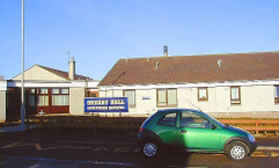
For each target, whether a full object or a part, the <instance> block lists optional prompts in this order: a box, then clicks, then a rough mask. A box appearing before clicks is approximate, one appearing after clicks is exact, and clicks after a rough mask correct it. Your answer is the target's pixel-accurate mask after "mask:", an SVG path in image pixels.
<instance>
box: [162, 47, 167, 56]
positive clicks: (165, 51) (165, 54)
mask: <svg viewBox="0 0 279 168" xmlns="http://www.w3.org/2000/svg"><path fill="white" fill-rule="evenodd" d="M163 50H164V57H168V46H166V45H165V46H164V47H163Z"/></svg>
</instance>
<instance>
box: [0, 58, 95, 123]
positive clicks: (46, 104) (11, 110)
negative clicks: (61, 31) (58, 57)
mask: <svg viewBox="0 0 279 168" xmlns="http://www.w3.org/2000/svg"><path fill="white" fill-rule="evenodd" d="M75 69H76V68H75V61H74V59H73V58H72V59H71V60H70V61H69V72H65V71H61V70H58V69H53V68H49V67H45V66H41V65H34V66H32V67H31V68H29V69H27V70H26V71H25V72H24V81H25V82H24V88H25V109H26V113H27V115H32V114H38V113H39V112H44V113H46V114H73V115H76V114H77V115H81V114H84V98H85V97H87V96H89V97H98V89H97V85H98V83H99V82H98V81H95V80H93V79H91V78H89V77H86V76H82V75H77V74H76V73H75ZM21 75H22V74H19V75H17V76H15V77H14V78H12V79H11V80H8V81H7V82H6V84H2V85H3V87H1V81H0V97H3V95H1V94H2V93H1V88H2V90H3V91H5V88H6V90H7V93H6V94H5V96H6V95H7V96H6V100H7V102H6V103H5V102H4V101H2V98H1V102H0V105H2V104H1V103H3V104H4V105H3V109H4V110H5V111H3V109H0V115H1V114H2V115H5V117H2V118H3V120H6V119H7V120H16V119H19V117H20V106H21V96H20V95H21V91H20V89H21ZM4 85H5V86H4ZM5 106H6V107H5ZM1 107H2V106H1ZM1 110H2V111H3V112H1ZM0 120H1V119H0Z"/></svg>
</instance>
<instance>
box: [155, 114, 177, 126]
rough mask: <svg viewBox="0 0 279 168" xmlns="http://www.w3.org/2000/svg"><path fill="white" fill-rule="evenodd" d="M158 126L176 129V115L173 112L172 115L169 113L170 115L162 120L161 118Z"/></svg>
mask: <svg viewBox="0 0 279 168" xmlns="http://www.w3.org/2000/svg"><path fill="white" fill-rule="evenodd" d="M158 124H159V125H164V126H172V127H175V126H176V113H175V112H172V113H168V114H166V115H164V116H163V117H162V118H160V120H159V121H158Z"/></svg>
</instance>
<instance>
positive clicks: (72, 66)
mask: <svg viewBox="0 0 279 168" xmlns="http://www.w3.org/2000/svg"><path fill="white" fill-rule="evenodd" d="M75 74H76V61H75V59H74V57H71V58H70V60H69V74H68V78H69V79H71V80H74V79H75Z"/></svg>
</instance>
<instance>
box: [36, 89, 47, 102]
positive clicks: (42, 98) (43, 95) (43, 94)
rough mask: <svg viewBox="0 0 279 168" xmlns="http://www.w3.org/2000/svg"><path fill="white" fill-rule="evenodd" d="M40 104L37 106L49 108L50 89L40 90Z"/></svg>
mask: <svg viewBox="0 0 279 168" xmlns="http://www.w3.org/2000/svg"><path fill="white" fill-rule="evenodd" d="M38 93H39V95H38V102H37V105H38V106H48V104H49V101H48V99H49V97H48V89H46V88H42V89H38Z"/></svg>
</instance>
